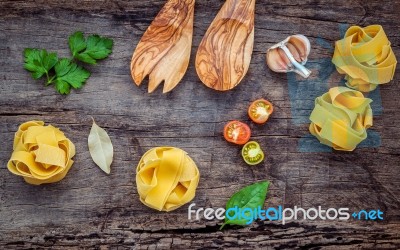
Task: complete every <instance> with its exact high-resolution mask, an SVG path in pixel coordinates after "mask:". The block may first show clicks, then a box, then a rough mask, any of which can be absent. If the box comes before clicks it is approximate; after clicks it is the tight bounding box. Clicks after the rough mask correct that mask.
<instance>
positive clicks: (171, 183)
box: [136, 147, 200, 212]
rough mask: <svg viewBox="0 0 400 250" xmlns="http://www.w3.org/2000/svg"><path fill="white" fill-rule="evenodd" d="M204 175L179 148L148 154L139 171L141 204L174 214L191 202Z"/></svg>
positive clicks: (138, 180) (165, 148) (154, 151)
mask: <svg viewBox="0 0 400 250" xmlns="http://www.w3.org/2000/svg"><path fill="white" fill-rule="evenodd" d="M199 179H200V173H199V170H198V168H197V166H196V164H195V163H194V161H193V160H192V159H191V158H190V157H189V156H188V155H187V153H186V152H185V151H183V150H181V149H179V148H173V147H157V148H153V149H151V150H149V151H147V152H146V153H145V154H144V155H143V157H142V159H141V160H140V162H139V164H138V166H137V169H136V185H137V189H138V192H139V195H140V201H141V202H142V203H143V204H145V205H146V206H149V207H151V208H154V209H156V210H158V211H167V212H168V211H172V210H174V209H177V208H179V207H180V206H182V205H184V204H186V203H188V202H189V201H191V200H192V199H193V198H194V196H195V192H196V188H197V185H198V183H199Z"/></svg>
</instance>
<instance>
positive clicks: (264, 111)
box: [248, 99, 274, 124]
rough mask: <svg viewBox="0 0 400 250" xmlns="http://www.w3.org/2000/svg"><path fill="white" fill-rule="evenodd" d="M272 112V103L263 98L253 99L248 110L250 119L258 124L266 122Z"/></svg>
mask: <svg viewBox="0 0 400 250" xmlns="http://www.w3.org/2000/svg"><path fill="white" fill-rule="evenodd" d="M272 112H274V108H273V106H272V104H271V103H270V102H269V101H267V100H264V99H258V100H255V101H254V102H253V103H252V104H251V105H250V107H249V110H248V113H249V116H250V119H251V120H252V121H253V122H255V123H258V124H263V123H266V122H267V120H268V118H269V116H270V115H271V114H272Z"/></svg>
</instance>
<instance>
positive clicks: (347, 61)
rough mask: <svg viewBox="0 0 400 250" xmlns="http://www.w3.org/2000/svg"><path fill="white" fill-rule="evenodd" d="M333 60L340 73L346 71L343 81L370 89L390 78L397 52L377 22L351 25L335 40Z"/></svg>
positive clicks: (357, 88) (354, 86)
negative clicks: (342, 36)
mask: <svg viewBox="0 0 400 250" xmlns="http://www.w3.org/2000/svg"><path fill="white" fill-rule="evenodd" d="M332 62H333V63H334V64H335V65H336V69H337V70H338V71H339V73H340V74H346V80H347V83H346V85H347V86H348V87H350V88H353V89H356V90H359V91H363V92H369V91H372V90H374V89H375V88H376V87H377V86H378V85H379V84H384V83H388V82H390V81H391V80H392V79H393V76H394V72H395V70H396V64H397V60H396V56H395V55H394V53H393V50H392V48H391V47H390V42H389V40H388V38H387V37H386V34H385V31H384V30H383V28H382V26H380V25H371V26H368V27H365V28H361V27H359V26H352V27H350V28H349V29H348V30H347V31H346V34H345V36H344V38H343V39H342V40H339V41H337V42H336V44H335V53H334V55H333V58H332Z"/></svg>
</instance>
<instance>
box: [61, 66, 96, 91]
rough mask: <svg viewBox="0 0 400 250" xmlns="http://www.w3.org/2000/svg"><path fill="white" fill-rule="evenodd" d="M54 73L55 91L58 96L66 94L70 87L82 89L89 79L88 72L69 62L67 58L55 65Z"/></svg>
mask: <svg viewBox="0 0 400 250" xmlns="http://www.w3.org/2000/svg"><path fill="white" fill-rule="evenodd" d="M54 70H55V72H56V79H55V83H56V86H55V87H56V89H57V91H58V92H60V94H68V93H69V91H70V87H73V88H74V89H80V88H82V86H83V84H84V83H85V81H86V80H87V79H88V78H89V76H90V72H89V71H87V70H86V69H84V68H82V67H81V66H78V65H77V64H76V63H73V62H71V60H69V59H67V58H63V59H61V60H60V61H58V63H57V64H56V65H55V67H54Z"/></svg>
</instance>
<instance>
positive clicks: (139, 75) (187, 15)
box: [131, 0, 195, 93]
mask: <svg viewBox="0 0 400 250" xmlns="http://www.w3.org/2000/svg"><path fill="white" fill-rule="evenodd" d="M194 4H195V0H168V2H167V3H166V4H165V5H164V7H163V8H162V9H161V11H160V12H159V13H158V15H157V16H156V18H155V19H154V20H153V22H152V23H151V24H150V26H149V27H148V28H147V30H146V32H145V33H144V35H143V37H142V38H141V40H140V42H139V44H138V45H137V47H136V49H135V52H134V53H133V56H132V61H131V75H132V79H133V81H134V82H135V83H136V85H138V86H139V85H140V84H141V83H142V81H143V79H144V78H145V77H146V76H149V87H148V92H149V93H151V92H153V91H154V90H155V89H156V88H157V87H158V85H160V83H161V82H162V81H164V88H163V93H166V92H169V91H171V90H172V89H173V88H174V87H175V86H176V85H177V84H178V83H179V82H180V81H181V79H182V77H183V76H184V75H185V73H186V70H187V68H188V65H189V59H190V51H191V46H192V37H193V16H194Z"/></svg>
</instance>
